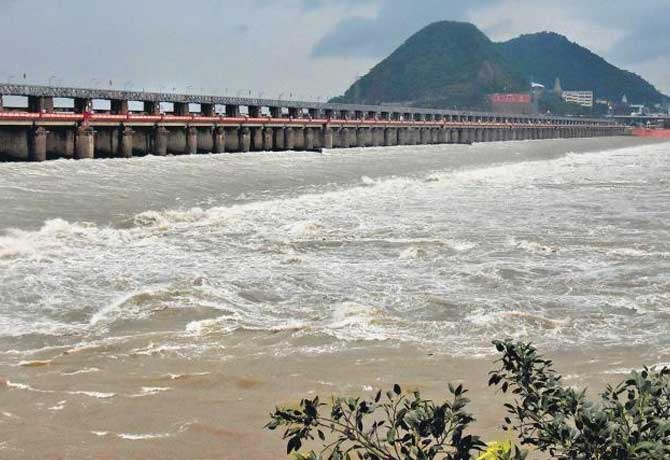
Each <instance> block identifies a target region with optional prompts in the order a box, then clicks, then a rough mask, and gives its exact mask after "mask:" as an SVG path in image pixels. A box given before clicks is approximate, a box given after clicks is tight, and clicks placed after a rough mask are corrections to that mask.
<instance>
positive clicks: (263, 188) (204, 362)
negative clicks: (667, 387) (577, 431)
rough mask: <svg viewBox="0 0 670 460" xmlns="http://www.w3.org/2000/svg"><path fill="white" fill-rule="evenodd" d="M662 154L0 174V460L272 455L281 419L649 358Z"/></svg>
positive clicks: (282, 161) (618, 149)
mask: <svg viewBox="0 0 670 460" xmlns="http://www.w3.org/2000/svg"><path fill="white" fill-rule="evenodd" d="M669 222H670V144H668V143H662V142H659V141H651V140H642V139H634V138H609V139H584V140H549V141H529V142H509V143H504V142H500V143H491V144H479V145H474V146H461V145H443V146H412V147H396V148H379V149H351V150H346V151H329V152H326V153H324V154H317V153H294V152H289V153H254V154H239V155H238V154H234V155H198V156H182V157H168V158H153V157H146V158H136V159H131V160H96V161H78V162H77V161H67V160H59V161H53V162H47V163H41V164H27V163H5V164H0V300H1V303H0V458H2V459H4V458H7V459H10V458H11V459H33V458H48V459H89V458H90V459H94V458H95V459H106V458H110V459H113V458H124V459H125V458H128V459H135V458H136V459H210V458H211V459H213V458H218V459H221V458H223V459H238V458H254V459H261V460H262V459H275V458H282V444H281V442H280V440H279V439H278V438H277V434H276V433H266V432H264V431H263V430H262V425H263V424H264V423H265V422H266V421H267V420H266V418H267V414H268V412H269V411H270V410H271V409H272V408H273V406H274V405H275V404H276V403H290V402H292V401H294V400H296V399H299V398H300V397H301V396H303V395H307V394H313V393H314V392H316V393H319V394H324V395H328V394H333V393H337V394H340V393H361V392H362V393H365V392H369V391H372V389H373V388H377V387H379V386H388V385H392V384H393V383H395V382H399V383H402V384H404V385H410V386H415V387H417V388H420V389H422V390H423V391H424V392H426V393H427V394H429V395H431V396H435V397H441V396H444V395H445V390H444V389H445V382H447V381H462V382H464V383H465V385H466V386H467V387H470V388H472V389H473V396H474V399H476V402H475V403H474V405H473V410H475V412H476V414H477V417H478V418H479V419H480V422H479V425H478V429H480V430H482V432H483V433H484V434H485V435H487V436H495V434H496V427H497V426H498V425H499V423H500V417H499V416H500V413H501V410H500V408H499V407H498V406H499V405H500V404H499V402H496V401H497V400H496V396H495V394H493V393H492V392H490V391H488V390H487V389H486V385H485V383H486V372H487V371H488V370H489V369H490V368H491V366H492V364H491V362H492V360H493V359H495V353H494V350H493V349H492V347H491V345H490V341H491V340H492V339H494V338H504V337H513V338H518V339H524V340H532V341H533V342H534V343H536V344H537V345H538V347H540V348H541V349H542V351H543V352H545V353H546V354H548V355H550V356H552V357H554V358H556V361H557V363H558V364H559V367H560V370H561V371H563V372H564V373H565V374H567V379H568V381H569V382H571V383H572V384H575V385H588V386H589V387H593V388H594V389H597V388H598V387H600V386H602V385H603V384H604V383H606V382H609V381H612V380H616V379H618V378H620V377H621V374H623V373H625V372H626V371H627V370H628V369H630V368H634V367H636V366H637V367H639V366H640V365H641V364H642V363H646V364H650V365H661V364H663V363H668V362H670V334H669V333H668V329H669V326H670V226H669V224H668V223H669Z"/></svg>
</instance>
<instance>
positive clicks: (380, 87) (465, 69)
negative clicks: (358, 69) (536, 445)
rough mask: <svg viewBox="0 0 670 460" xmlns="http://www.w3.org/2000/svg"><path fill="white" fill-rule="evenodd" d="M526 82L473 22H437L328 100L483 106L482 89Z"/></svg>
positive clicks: (489, 90)
mask: <svg viewBox="0 0 670 460" xmlns="http://www.w3.org/2000/svg"><path fill="white" fill-rule="evenodd" d="M526 86H527V84H526V82H525V80H524V78H523V77H522V74H521V73H519V72H518V71H516V70H515V69H514V67H513V66H512V65H510V64H509V63H508V62H506V60H505V58H504V57H503V56H502V55H501V53H500V52H499V50H498V49H497V47H496V45H495V44H494V43H493V42H491V40H489V38H488V37H487V36H486V35H484V34H483V33H482V32H481V31H480V30H479V29H477V27H475V26H474V25H472V24H468V23H463V22H438V23H435V24H431V25H429V26H428V27H426V28H424V29H422V30H421V31H419V32H418V33H416V34H415V35H413V36H412V37H410V38H409V39H408V40H407V41H406V42H405V43H404V44H403V45H402V46H400V48H398V49H397V50H396V51H394V52H393V53H392V54H391V55H390V56H389V57H388V58H386V59H384V60H383V61H382V62H380V63H379V64H378V65H376V66H375V67H374V68H373V69H372V70H371V71H370V73H368V74H367V75H366V76H364V77H363V78H361V79H360V80H358V81H357V82H356V83H355V84H354V85H353V86H352V87H351V88H350V89H349V90H348V91H347V92H346V93H345V94H344V96H341V97H338V98H335V99H334V100H333V102H349V103H366V104H382V103H398V104H405V105H412V106H422V107H454V106H457V107H485V106H486V105H487V99H486V95H487V94H489V93H493V92H501V91H520V90H524V89H525V88H526Z"/></svg>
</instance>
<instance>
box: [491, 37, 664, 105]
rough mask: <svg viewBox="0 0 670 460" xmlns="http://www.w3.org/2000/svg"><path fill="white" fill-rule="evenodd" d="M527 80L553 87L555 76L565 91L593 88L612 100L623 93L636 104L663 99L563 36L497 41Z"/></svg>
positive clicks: (640, 80) (642, 82)
mask: <svg viewBox="0 0 670 460" xmlns="http://www.w3.org/2000/svg"><path fill="white" fill-rule="evenodd" d="M498 49H499V50H500V52H501V53H502V54H503V55H504V56H505V57H506V58H507V59H509V60H511V61H514V62H515V64H516V66H517V68H518V69H519V70H520V71H521V72H522V73H523V75H524V76H525V77H526V78H527V79H531V78H532V79H533V80H534V81H536V82H538V83H542V84H543V85H545V86H546V87H547V88H553V86H554V80H555V79H556V77H559V78H560V79H561V85H562V87H563V89H564V90H586V91H594V92H595V95H596V97H597V98H603V99H608V100H610V101H613V102H618V101H620V100H621V98H622V97H623V95H624V94H625V95H626V96H627V98H628V101H629V102H631V103H635V104H647V105H650V104H654V103H658V102H663V101H664V100H665V99H667V98H666V96H664V95H663V94H661V93H660V92H659V91H658V90H657V89H656V88H654V86H653V85H651V84H650V83H649V82H647V81H646V80H644V79H643V78H642V77H640V76H639V75H636V74H634V73H632V72H628V71H626V70H622V69H619V68H618V67H615V66H614V65H612V64H610V63H609V62H607V61H605V60H604V59H603V58H601V57H600V56H598V55H597V54H595V53H592V52H591V51H589V50H588V49H586V48H584V47H582V46H580V45H578V44H577V43H573V42H571V41H570V40H568V39H567V38H566V37H564V36H562V35H559V34H556V33H553V32H541V33H536V34H529V35H522V36H520V37H518V38H515V39H512V40H510V41H507V42H504V43H500V44H498Z"/></svg>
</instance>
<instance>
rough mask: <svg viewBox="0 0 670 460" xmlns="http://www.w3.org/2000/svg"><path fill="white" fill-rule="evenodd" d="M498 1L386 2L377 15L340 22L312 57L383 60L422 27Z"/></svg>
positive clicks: (464, 16)
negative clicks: (382, 58) (372, 58)
mask: <svg viewBox="0 0 670 460" xmlns="http://www.w3.org/2000/svg"><path fill="white" fill-rule="evenodd" d="M498 1H499V0H470V1H468V2H463V1H462V0H422V1H420V2H417V1H408V0H383V1H382V2H381V4H380V6H379V10H378V13H377V15H375V16H374V17H369V18H361V17H349V18H346V19H343V20H341V21H340V22H338V23H337V24H336V25H335V26H334V27H333V29H331V30H330V31H329V32H328V33H327V34H326V35H325V36H324V37H323V38H322V39H321V40H320V41H319V42H318V43H317V44H316V45H315V46H314V48H313V50H312V57H317V58H320V57H374V58H378V57H382V56H385V55H386V54H388V53H390V52H391V51H392V50H393V49H394V48H396V47H397V46H399V45H400V44H401V43H402V42H404V41H405V40H406V39H407V38H408V37H409V36H410V35H412V34H413V33H414V32H416V31H417V30H419V29H420V28H422V27H423V26H425V25H427V24H429V23H431V22H435V21H440V20H444V19H452V20H457V19H465V18H466V13H467V12H468V11H470V10H471V9H473V8H476V7H478V6H480V5H484V4H495V3H497V2H498Z"/></svg>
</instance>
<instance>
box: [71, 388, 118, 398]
mask: <svg viewBox="0 0 670 460" xmlns="http://www.w3.org/2000/svg"><path fill="white" fill-rule="evenodd" d="M66 393H67V394H70V395H82V396H88V397H90V398H96V399H110V398H113V397H115V396H116V393H104V392H100V391H84V390H77V391H67V392H66Z"/></svg>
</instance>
